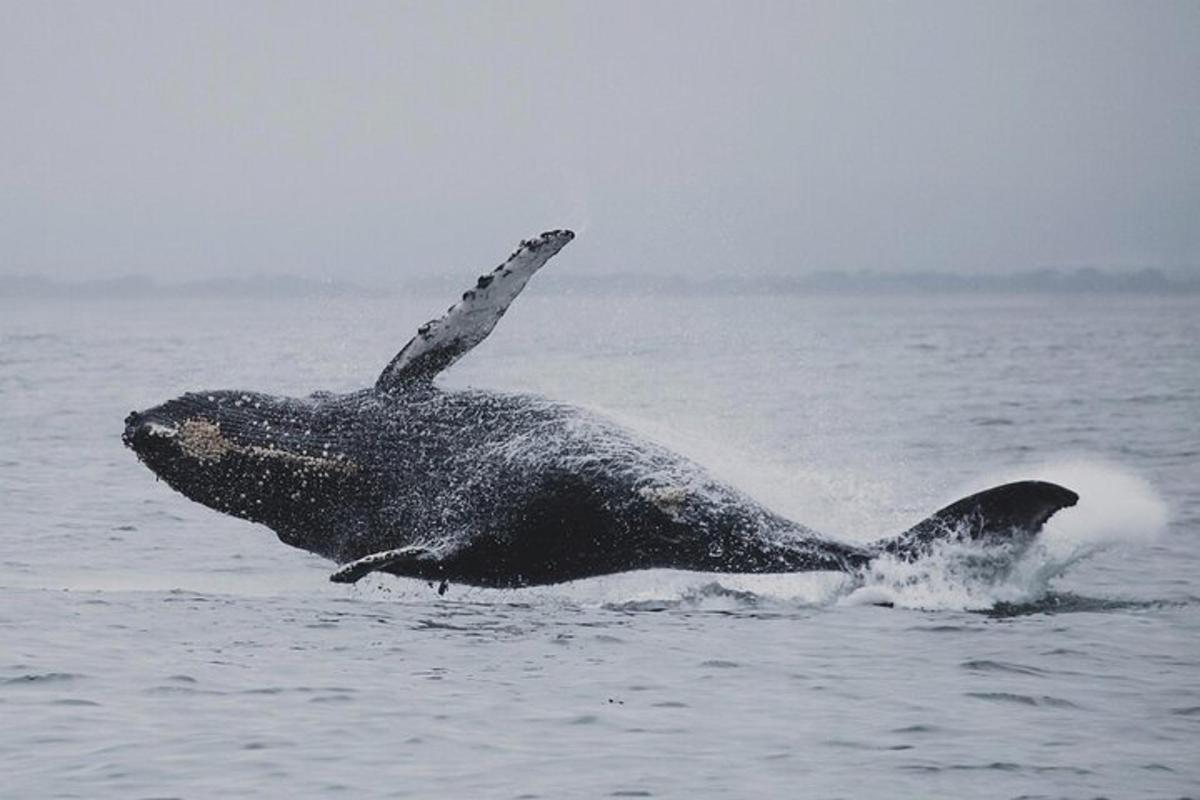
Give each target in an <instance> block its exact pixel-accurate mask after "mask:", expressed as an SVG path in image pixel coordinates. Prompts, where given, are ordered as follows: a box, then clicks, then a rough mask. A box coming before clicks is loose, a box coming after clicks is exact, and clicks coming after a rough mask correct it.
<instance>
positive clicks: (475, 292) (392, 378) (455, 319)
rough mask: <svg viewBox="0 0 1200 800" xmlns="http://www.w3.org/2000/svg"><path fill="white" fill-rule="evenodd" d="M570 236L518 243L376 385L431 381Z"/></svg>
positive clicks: (424, 329)
mask: <svg viewBox="0 0 1200 800" xmlns="http://www.w3.org/2000/svg"><path fill="white" fill-rule="evenodd" d="M574 238H575V234H574V233H572V232H571V231H567V230H557V231H547V232H546V233H543V234H542V235H541V236H538V237H537V238H536V239H527V240H525V241H523V242H521V245H520V246H519V247H518V248H517V249H516V252H514V253H513V254H512V255H511V256H509V257H508V260H507V261H505V262H504V263H503V264H501V265H500V266H498V267H496V268H495V269H494V270H492V271H491V272H489V273H487V274H486V275H481V276H480V277H479V280H478V281H477V282H476V283H475V286H474V287H472V288H471V289H468V290H467V291H466V292H465V293H464V294H463V296H462V300H461V301H460V302H458V303H456V304H454V305H452V306H451V307H450V309H449V310H448V311H447V312H446V313H445V315H443V316H442V317H441V318H439V319H435V320H430V321H429V322H427V323H425V324H424V325H422V326H421V327H420V328H419V329H418V330H417V335H416V336H414V337H413V338H412V339H411V340H410V341H409V342H408V344H406V345H404V349H402V350H401V351H400V352H399V353H398V354H397V355H396V357H395V358H393V359H392V361H391V363H390V364H388V365H387V368H385V369H384V370H383V373H382V374H380V376H379V379H378V380H377V381H376V382H375V388H376V389H377V390H379V391H382V392H388V391H391V390H393V389H397V388H400V387H402V386H404V385H406V384H408V385H411V384H413V383H427V382H429V381H431V380H433V378H434V376H436V375H437V374H438V373H439V372H441V371H442V370H444V369H446V367H448V366H450V365H451V364H453V363H454V362H455V361H457V360H458V359H459V358H461V357H462V356H463V355H464V354H465V353H466V352H467V351H468V350H470V349H471V348H472V347H474V346H475V345H477V344H479V343H480V342H482V341H483V340H484V339H486V338H487V335H488V334H489V333H491V332H492V328H494V327H496V323H497V322H498V321H499V320H500V317H502V316H504V312H505V311H506V310H508V306H509V304H511V303H512V301H513V300H514V299H516V297H517V295H518V294H520V293H521V290H522V289H524V288H525V284H526V282H527V281H528V280H529V278H530V277H531V276H532V275H533V273H535V272H537V271H538V270H539V269H541V268H542V265H544V264H545V263H546V262H547V261H549V260H550V259H551V258H552V257H553V256H554V255H555V254H556V253H557V252H558V251H559V250H561V249H562V248H563V247H564V246H566V244H567V242H569V241H571V240H572V239H574Z"/></svg>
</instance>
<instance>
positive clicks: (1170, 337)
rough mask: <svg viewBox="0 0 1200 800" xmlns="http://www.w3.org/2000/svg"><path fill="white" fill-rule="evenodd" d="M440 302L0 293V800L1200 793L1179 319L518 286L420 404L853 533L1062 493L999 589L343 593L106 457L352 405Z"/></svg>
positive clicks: (1088, 307)
mask: <svg viewBox="0 0 1200 800" xmlns="http://www.w3.org/2000/svg"><path fill="white" fill-rule="evenodd" d="M446 299H447V298H439V297H406V298H390V299H388V298H377V299H369V300H362V299H338V300H291V301H277V302H270V301H257V300H249V299H240V300H218V299H211V298H210V299H194V300H157V301H140V302H139V301H135V300H128V301H93V302H87V301H76V302H65V301H52V300H38V301H21V302H18V301H15V300H12V299H9V300H0V718H2V719H3V720H4V724H3V725H2V726H0V797H4V798H27V797H28V798H50V797H63V798H66V797H78V798H100V797H121V798H138V797H145V798H149V797H218V796H219V797H331V796H339V795H340V796H345V797H356V798H357V797H419V798H424V797H487V798H492V797H495V798H534V797H542V798H572V797H587V798H592V797H668V798H692V797H720V798H743V797H778V796H789V797H820V798H836V797H882V796H888V797H933V796H941V797H960V796H971V797H996V798H1009V797H1072V798H1074V797H1080V798H1082V797H1114V798H1115V797H1121V798H1134V797H1180V796H1197V795H1198V794H1200V766H1198V765H1200V758H1197V756H1198V755H1200V749H1198V748H1197V741H1200V617H1198V613H1197V612H1198V611H1200V586H1198V576H1200V467H1198V466H1197V464H1198V461H1200V298H1196V297H1177V298H1170V297H1144V296H1136V297H1135V296H1107V297H1062V296H1001V297H978V296H974V297H972V296H942V297H926V298H915V297H914V298H908V297H763V296H745V297H720V298H718V297H693V298H667V297H652V298H632V297H594V296H570V295H568V296H555V297H548V296H543V295H539V293H538V291H537V282H536V281H535V282H534V283H533V284H532V285H531V287H530V290H529V291H528V292H527V294H526V296H524V297H522V298H521V299H520V300H518V301H517V303H516V304H515V305H514V307H513V309H512V310H511V312H510V314H509V315H508V316H507V317H506V318H505V320H504V321H503V322H502V323H501V325H500V326H499V327H498V328H497V330H496V332H495V333H494V334H493V336H492V338H491V339H490V340H489V341H487V342H485V343H484V344H483V345H481V346H480V347H479V348H478V349H477V350H476V351H475V352H474V353H473V354H471V355H470V356H469V357H468V358H466V359H464V361H463V362H461V364H459V365H458V366H456V367H455V368H454V369H453V370H452V371H451V372H450V373H448V374H447V375H446V376H444V378H443V381H442V382H443V385H445V386H447V387H462V386H475V387H482V388H492V389H496V390H500V391H520V392H533V393H539V394H543V395H547V396H550V397H553V398H555V399H559V400H564V401H568V402H573V403H577V404H581V405H586V406H588V407H591V408H594V409H597V410H599V411H601V412H603V413H605V414H608V415H609V416H611V417H613V418H616V419H617V420H619V421H621V422H623V423H624V424H626V425H628V426H630V427H632V428H634V429H636V430H639V431H641V432H642V433H644V434H646V435H648V436H651V437H653V438H656V439H658V440H660V441H663V442H664V443H666V444H669V445H671V446H673V447H675V448H676V449H678V450H681V451H683V452H684V453H686V454H688V455H690V456H692V457H694V458H696V459H697V460H699V461H700V462H702V463H704V464H705V465H707V466H708V467H709V468H710V469H711V470H712V471H713V472H715V473H717V474H718V475H719V476H721V477H723V478H726V479H728V480H729V481H731V482H733V483H735V484H737V485H738V486H740V487H742V488H744V489H746V490H748V491H749V492H750V493H752V494H754V495H755V496H757V497H759V498H760V499H762V500H764V501H766V502H767V503H768V504H769V505H771V506H773V507H774V508H776V509H777V510H779V511H781V512H784V513H786V514H788V515H790V516H793V517H794V518H796V519H798V520H800V521H802V522H804V523H806V524H809V525H811V526H813V527H815V528H818V529H820V530H824V531H827V532H829V533H831V534H836V535H838V536H842V537H845V538H847V539H854V540H864V541H865V540H869V539H873V538H876V537H879V536H882V535H886V534H892V533H895V532H898V531H900V530H902V529H904V528H905V527H907V526H908V525H910V524H912V523H913V522H915V521H917V520H919V519H921V518H922V517H924V516H926V515H927V514H928V513H930V512H931V511H933V510H935V509H936V508H937V507H939V506H941V505H943V504H944V503H946V502H949V501H951V500H954V499H957V498H958V497H961V496H962V495H964V494H966V493H968V492H970V491H973V490H976V489H979V488H983V487H985V486H987V485H990V484H994V483H998V482H1002V481H1004V480H1008V479H1012V478H1016V477H1042V478H1048V479H1052V480H1057V481H1059V482H1061V483H1063V484H1065V485H1067V486H1070V487H1072V488H1074V489H1076V490H1077V491H1079V492H1080V494H1081V496H1082V499H1081V502H1080V504H1079V506H1077V507H1076V508H1074V509H1070V510H1067V511H1064V512H1062V513H1060V514H1059V515H1057V516H1056V517H1055V518H1054V519H1053V520H1052V521H1051V524H1050V525H1049V526H1048V529H1047V530H1046V532H1045V533H1044V534H1043V536H1042V538H1041V541H1040V542H1039V545H1038V547H1036V548H1035V549H1034V550H1033V551H1031V553H1030V554H1029V555H1028V556H1027V557H1026V558H1025V559H1023V561H1022V563H1021V564H1019V565H1018V566H1017V568H1015V569H1014V570H1013V571H1012V573H1011V574H1010V575H1008V576H1007V577H1005V578H1004V579H1003V580H1000V581H993V582H983V581H979V580H974V579H972V578H970V576H964V575H962V574H959V573H957V572H956V571H955V570H953V569H950V568H949V567H948V565H946V564H939V563H936V562H931V563H928V564H924V565H922V566H921V567H920V568H919V569H912V570H901V569H899V568H892V569H884V570H880V571H878V572H877V573H876V574H873V575H872V576H870V577H869V578H867V579H865V580H864V581H861V582H855V581H852V580H849V579H847V578H845V577H843V576H837V575H827V574H810V575H793V576H759V577H747V576H714V575H694V574H687V573H676V572H669V571H656V572H646V573H632V574H626V575H618V576H612V577H608V578H599V579H595V580H589V581H581V582H578V583H574V584H567V585H562V586H552V587H542V588H536V589H527V590H519V591H485V590H479V589H471V588H469V587H463V586H452V587H451V588H450V591H449V592H448V593H447V594H446V595H445V596H444V597H439V596H438V595H437V593H436V592H435V591H434V590H433V589H431V588H429V587H428V586H426V585H425V584H423V583H420V582H415V581H405V580H401V579H395V578H390V577H385V576H376V577H372V578H370V579H369V580H366V581H364V582H363V583H361V584H359V585H357V586H353V587H345V586H339V585H333V584H330V583H328V582H327V580H326V577H327V575H328V573H329V572H330V571H331V568H332V565H331V564H329V563H327V562H324V561H322V560H321V559H319V558H317V557H315V556H312V555H309V554H307V553H304V552H301V551H298V550H293V549H290V548H288V547H285V546H284V545H282V544H281V543H279V542H278V541H277V540H276V539H275V537H274V535H273V534H272V533H271V532H270V531H268V530H267V529H265V528H261V527H258V526H254V525H251V524H249V523H245V522H242V521H239V520H235V519H232V518H227V517H224V516H221V515H218V514H216V513H215V512H212V511H209V510H207V509H205V508H202V507H200V506H198V505H195V504H192V503H190V502H189V501H187V500H185V499H184V498H183V497H182V496H179V495H177V494H175V493H173V492H172V491H170V490H169V489H168V488H167V487H166V485H165V484H163V483H158V482H156V481H155V479H154V476H153V475H152V474H151V473H150V472H149V471H147V470H146V469H145V468H144V467H142V466H141V465H140V464H139V463H138V462H137V460H136V459H135V458H134V456H133V455H132V454H131V453H130V452H128V451H126V450H125V449H124V448H123V447H122V445H121V441H120V433H121V430H122V420H123V418H124V416H125V415H126V414H127V413H128V412H129V411H130V410H131V409H135V408H136V409H141V408H145V407H147V406H150V405H154V404H157V403H159V402H161V401H162V400H165V399H167V398H169V397H172V396H175V395H177V394H179V393H181V392H183V391H185V390H190V389H203V388H247V389H257V390H263V391H269V392H275V393H284V394H306V393H308V392H310V391H312V390H314V389H318V388H319V389H329V390H335V391H339V390H346V389H351V388H356V387H359V386H363V385H366V384H368V383H370V382H371V381H373V380H374V378H375V376H376V375H377V373H378V372H379V370H380V369H381V368H382V366H383V365H384V364H385V363H386V362H387V361H388V359H389V358H390V357H391V356H392V355H393V354H394V353H395V351H397V350H398V349H399V348H400V346H401V345H403V344H404V342H405V341H406V340H407V339H408V338H409V336H410V335H411V333H412V331H413V330H414V328H415V327H416V325H417V324H418V323H420V322H422V321H424V320H425V319H426V318H427V317H429V316H432V315H435V314H436V313H438V312H439V311H440V310H441V309H442V308H443V307H444V305H445V301H446ZM876 603H889V604H891V605H892V607H890V608H889V607H881V606H879V605H876Z"/></svg>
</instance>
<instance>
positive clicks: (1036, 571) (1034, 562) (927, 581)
mask: <svg viewBox="0 0 1200 800" xmlns="http://www.w3.org/2000/svg"><path fill="white" fill-rule="evenodd" d="M1022 477H1023V478H1033V479H1037V480H1044V481H1051V482H1054V483H1058V484H1061V485H1063V486H1067V487H1069V488H1071V489H1073V490H1075V491H1076V492H1077V493H1078V494H1079V503H1078V504H1077V505H1075V506H1073V507H1072V508H1066V509H1063V510H1062V511H1060V512H1058V513H1057V514H1055V515H1054V516H1053V517H1052V518H1051V519H1050V520H1049V521H1048V522H1047V523H1046V525H1045V527H1044V528H1043V529H1042V532H1041V533H1040V534H1039V535H1038V536H1037V537H1036V538H1035V539H1034V540H1033V542H1032V543H1031V544H1030V545H1029V546H1028V547H1025V548H1020V549H1014V548H1012V547H1011V546H1009V545H1003V546H1000V547H988V548H985V547H982V546H981V545H979V544H977V543H967V542H946V543H943V544H942V545H941V546H939V547H936V548H935V549H934V551H933V552H932V553H931V554H930V555H929V556H928V557H926V558H922V559H920V560H918V561H916V562H913V563H907V562H904V561H900V560H897V559H894V558H890V557H889V558H880V559H878V560H876V561H875V562H874V563H873V564H872V565H871V570H870V571H869V572H868V574H867V575H866V577H865V578H864V581H863V585H862V586H861V587H859V588H857V589H856V590H855V591H853V592H851V593H850V594H849V595H848V596H847V597H845V598H844V599H843V601H842V602H844V603H847V604H864V603H887V604H892V605H896V606H901V607H906V608H926V609H967V610H984V609H989V608H993V607H994V606H996V605H997V604H1020V603H1029V602H1032V601H1034V600H1037V599H1038V598H1040V597H1043V596H1044V595H1045V594H1046V593H1047V592H1048V591H1049V587H1050V581H1051V580H1052V579H1053V578H1055V577H1057V576H1059V575H1061V574H1062V573H1063V572H1065V571H1066V570H1067V569H1068V568H1069V567H1071V566H1072V565H1073V564H1076V563H1078V562H1079V561H1082V560H1083V559H1085V558H1088V557H1090V556H1092V555H1094V554H1096V553H1099V552H1101V551H1103V550H1107V549H1109V548H1113V547H1118V546H1137V545H1145V544H1147V543H1149V542H1150V541H1152V540H1153V539H1154V538H1155V537H1157V536H1158V534H1159V533H1160V532H1161V531H1162V530H1163V529H1164V528H1165V527H1166V524H1167V518H1168V514H1167V508H1166V504H1165V503H1164V502H1163V500H1162V499H1161V498H1160V497H1159V495H1158V494H1157V492H1155V490H1154V489H1153V487H1151V486H1150V485H1149V484H1148V483H1146V482H1145V481H1143V480H1142V479H1140V478H1138V477H1136V476H1134V475H1132V474H1130V473H1129V472H1127V471H1125V470H1123V469H1122V468H1120V467H1118V466H1115V465H1111V464H1106V463H1103V462H1094V461H1075V462H1065V463H1057V464H1046V465H1043V466H1040V467H1034V468H1033V469H1025V470H1021V471H1019V472H1015V473H1012V474H1004V475H999V476H993V478H992V479H990V480H987V481H984V482H983V484H982V485H981V486H979V487H977V488H976V489H971V490H969V491H975V490H977V489H978V488H983V486H986V485H996V484H1001V483H1006V482H1008V481H1012V480H1018V479H1020V478H1022ZM969 491H968V492H964V494H966V493H969Z"/></svg>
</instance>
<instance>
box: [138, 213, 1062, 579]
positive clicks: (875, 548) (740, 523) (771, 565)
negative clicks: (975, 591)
mask: <svg viewBox="0 0 1200 800" xmlns="http://www.w3.org/2000/svg"><path fill="white" fill-rule="evenodd" d="M572 238H574V234H573V233H571V232H570V231H566V230H555V231H549V232H547V233H543V234H542V235H541V236H538V237H536V238H534V239H532V240H528V241H524V242H522V243H521V245H520V246H519V247H518V249H517V250H516V252H514V253H513V254H512V255H511V256H510V257H509V258H508V260H507V261H505V262H504V263H503V264H501V265H500V266H498V267H496V268H495V269H494V270H493V271H491V272H489V273H486V274H485V275H483V276H482V277H480V278H479V279H478V281H477V282H476V283H475V285H474V286H473V287H472V288H471V289H469V290H468V291H467V292H466V293H465V294H463V296H462V299H461V301H460V302H458V303H456V304H455V305H453V306H451V307H450V309H449V310H448V311H447V312H446V314H445V315H443V316H442V317H441V318H439V319H436V320H433V321H431V322H429V323H427V324H425V325H422V326H421V327H420V328H419V329H418V331H417V335H416V336H415V337H414V338H413V339H412V340H411V341H409V342H408V344H406V345H405V346H404V348H403V349H402V350H401V351H400V352H399V354H398V355H397V356H396V357H395V358H394V359H393V360H392V361H391V363H390V364H388V365H387V367H386V368H385V369H384V370H383V373H382V374H381V375H380V376H379V378H378V380H377V381H376V382H375V385H374V386H372V387H371V388H367V389H363V390H360V391H356V392H351V393H349V394H340V395H335V394H329V393H316V394H313V395H311V396H309V397H304V398H290V397H275V396H271V395H267V394H262V393H259V392H251V391H207V392H191V393H188V394H184V395H183V396H181V397H179V398H176V399H174V400H170V401H168V402H166V403H163V404H162V405H159V406H156V407H154V408H151V409H149V410H147V411H143V412H133V413H131V414H130V415H129V416H128V418H127V419H126V420H125V431H124V434H123V439H124V442H125V444H126V445H128V446H129V447H130V448H132V449H133V450H134V451H135V452H136V453H137V456H138V458H139V459H140V460H141V461H143V462H144V463H145V464H146V465H147V466H148V467H149V468H150V469H151V470H153V471H154V472H155V473H156V474H157V475H158V476H159V477H161V478H162V479H163V480H164V481H166V482H167V484H168V485H170V486H171V487H172V488H174V489H176V490H177V491H179V492H181V493H183V494H184V495H186V496H187V497H189V498H191V499H192V500H195V501H196V502H199V503H203V504H204V505H206V506H209V507H210V508H213V509H216V510H217V511H222V512H225V513H227V514H232V515H234V516H237V517H241V518H243V519H247V520H251V521H253V522H258V523H262V524H264V525H266V526H268V527H270V528H271V529H272V530H274V531H275V532H276V534H277V535H278V536H279V538H280V540H281V541H283V542H284V543H286V544H289V545H291V546H293V547H299V548H302V549H304V550H308V551H311V552H313V553H317V554H319V555H322V556H324V557H326V558H329V559H331V560H333V561H335V562H337V563H338V564H340V565H342V566H341V568H340V569H338V570H337V571H336V572H334V573H333V574H332V575H331V580H334V581H337V582H353V581H356V580H358V579H359V578H361V577H362V576H364V575H366V574H368V573H370V572H375V571H382V572H386V573H392V574H394V575H400V576H407V577H413V578H419V579H425V580H428V581H436V582H439V583H440V584H441V587H442V589H443V590H444V588H445V586H446V583H447V582H461V583H465V584H471V585H476V586H489V587H520V586H529V585H534V584H548V583H557V582H561V581H569V580H574V579H578V578H586V577H590V576H596V575H603V574H608V573H615V572H624V571H629V570H641V569H650V568H675V569H684V570H695V571H702V572H739V573H781V572H799V571H810V570H837V571H842V572H850V573H855V572H859V571H862V570H864V569H865V568H867V567H868V565H869V564H870V563H871V562H872V561H873V560H874V559H876V558H880V557H893V558H899V559H904V560H909V561H911V560H914V559H917V558H920V557H921V556H923V555H925V554H927V553H929V552H930V550H931V549H932V548H934V547H936V546H937V545H938V543H939V542H944V541H963V542H970V543H982V544H983V545H988V544H992V543H995V544H998V545H1001V546H1004V547H1010V548H1021V547H1024V546H1026V545H1027V544H1028V543H1029V542H1030V541H1031V540H1032V539H1033V537H1034V536H1036V534H1037V533H1038V532H1039V531H1040V530H1041V528H1042V525H1043V524H1044V523H1045V522H1046V520H1047V519H1049V518H1050V516H1051V515H1052V514H1054V513H1055V512H1056V511H1058V510H1059V509H1061V508H1064V507H1066V506H1071V505H1074V504H1075V502H1076V501H1077V500H1078V496H1077V495H1076V494H1075V493H1074V492H1072V491H1070V490H1069V489H1065V488H1063V487H1061V486H1057V485H1055V484H1052V483H1045V482H1040V481H1022V482H1018V483H1010V484H1006V485H1004V486H999V487H996V488H993V489H989V490H987V491H984V492H980V493H979V494H975V495H971V496H970V497H967V498H965V499H963V500H960V501H958V502H956V503H954V504H953V505H950V506H948V507H946V508H943V509H942V510H940V511H938V512H937V513H935V514H934V515H933V516H931V517H929V518H928V519H926V520H925V521H923V522H921V523H920V524H918V525H917V526H915V527H914V528H912V529H911V530H908V531H906V532H904V533H901V534H899V535H898V536H894V537H891V538H886V539H883V540H881V541H879V542H876V543H874V544H870V545H857V544H851V543H847V542H842V541H838V540H836V539H832V538H829V537H827V536H823V535H821V534H819V533H817V532H815V531H813V530H811V529H809V528H807V527H805V526H804V525H801V524H799V523H796V522H792V521H791V520H788V519H785V518H784V517H782V516H780V515H778V514H776V513H774V512H772V511H770V510H768V509H767V508H766V507H764V506H762V505H761V504H759V503H758V502H756V501H755V500H753V499H752V498H750V497H749V496H747V495H746V494H744V493H742V492H740V491H738V490H737V489H735V488H733V487H730V486H728V485H726V484H724V483H721V482H719V481H717V480H715V479H714V478H713V477H711V476H710V475H709V474H708V473H707V472H706V471H705V470H704V469H703V468H702V467H701V466H699V465H697V464H696V463H694V462H692V461H690V460H688V459H686V458H683V457H681V456H679V455H676V454H675V453H673V452H671V451H670V450H668V449H666V448H664V447H661V446H659V445H657V444H655V443H653V442H649V441H646V440H644V439H642V438H640V437H638V436H635V435H633V434H632V433H630V432H628V431H626V430H624V429H622V428H620V427H619V426H617V425H615V424H613V423H611V422H609V421H607V420H605V419H603V418H602V417H600V416H598V415H595V414H593V413H590V412H587V411H584V410H581V409H578V408H575V407H572V406H568V405H564V404H561V403H555V402H552V401H550V400H547V399H544V398H540V397H533V396H523V395H509V394H498V393H494V392H486V391H459V392H447V391H443V390H441V389H439V388H438V387H437V386H436V385H435V384H434V378H435V377H436V376H437V375H438V374H439V373H440V372H442V371H443V370H445V369H446V368H447V367H449V366H450V365H451V364H453V363H454V362H455V361H457V360H458V359H459V358H461V357H462V356H463V355H464V354H466V353H467V352H468V351H470V350H471V348H473V347H474V346H475V345H477V344H479V343H480V342H481V341H483V339H484V338H485V337H486V336H487V335H488V334H489V333H490V332H491V331H492V329H493V328H494V327H495V325H496V322H497V321H498V320H499V319H500V317H501V316H502V315H503V314H504V312H505V311H506V310H507V309H508V307H509V305H510V304H511V303H512V302H513V300H514V299H515V298H516V297H517V295H518V294H519V293H520V292H521V290H522V289H523V288H524V287H525V284H526V282H527V281H528V280H529V278H530V277H531V276H532V275H533V274H534V273H535V272H537V271H538V269H540V268H541V267H542V266H543V265H544V264H545V263H546V262H547V261H548V260H549V259H550V258H551V257H552V256H554V255H555V254H556V253H558V252H559V250H561V249H562V248H563V247H564V246H565V245H566V244H567V243H568V242H570V241H571V239H572Z"/></svg>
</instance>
